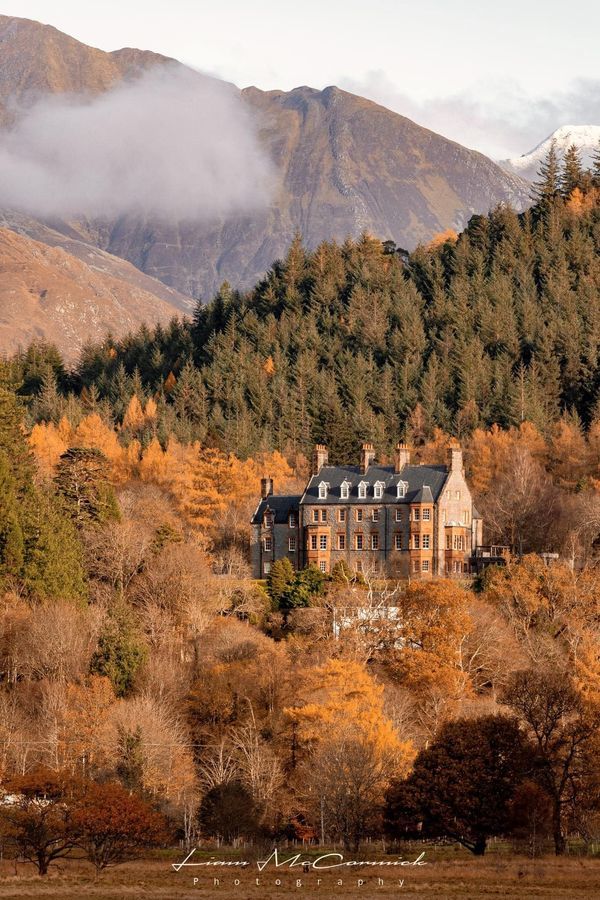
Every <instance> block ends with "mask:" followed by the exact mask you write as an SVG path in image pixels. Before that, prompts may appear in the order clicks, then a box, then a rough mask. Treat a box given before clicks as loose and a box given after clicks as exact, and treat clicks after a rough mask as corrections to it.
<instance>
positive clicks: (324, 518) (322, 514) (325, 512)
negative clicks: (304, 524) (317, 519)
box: [321, 509, 327, 522]
mask: <svg viewBox="0 0 600 900" xmlns="http://www.w3.org/2000/svg"><path fill="white" fill-rule="evenodd" d="M326 521H327V510H326V509H322V510H321V522H326Z"/></svg>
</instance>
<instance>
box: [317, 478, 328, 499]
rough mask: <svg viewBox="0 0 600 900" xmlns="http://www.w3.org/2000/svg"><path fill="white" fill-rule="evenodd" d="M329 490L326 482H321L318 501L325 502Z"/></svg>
mask: <svg viewBox="0 0 600 900" xmlns="http://www.w3.org/2000/svg"><path fill="white" fill-rule="evenodd" d="M328 489H329V485H328V484H327V482H326V481H321V482H320V484H319V500H327V491H328Z"/></svg>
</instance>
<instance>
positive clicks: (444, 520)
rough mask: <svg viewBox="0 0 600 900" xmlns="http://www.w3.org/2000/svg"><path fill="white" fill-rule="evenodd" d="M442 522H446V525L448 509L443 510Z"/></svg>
mask: <svg viewBox="0 0 600 900" xmlns="http://www.w3.org/2000/svg"><path fill="white" fill-rule="evenodd" d="M442 522H443V523H444V525H445V524H446V510H445V509H443V510H442Z"/></svg>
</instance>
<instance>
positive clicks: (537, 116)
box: [341, 72, 600, 159]
mask: <svg viewBox="0 0 600 900" xmlns="http://www.w3.org/2000/svg"><path fill="white" fill-rule="evenodd" d="M341 87H344V88H345V89H346V90H348V91H352V92H353V93H357V94H361V95H362V96H364V97H369V98H370V99H372V100H375V101H376V102H378V103H381V104H382V105H383V106H387V107H388V109H392V110H394V111H395V112H398V113H400V114H401V115H404V116H408V118H410V119H413V120H414V121H415V122H417V123H418V124H419V125H423V126H425V127H426V128H430V129H431V130H432V131H436V132H438V133H439V134H443V135H444V136H445V137H448V138H451V139H452V140H454V141H458V142H459V143H461V144H464V145H465V146H467V147H472V148H474V149H476V150H480V151H481V152H482V153H486V154H487V155H488V156H490V157H491V158H492V159H505V158H509V157H514V156H521V155H522V154H524V153H528V152H529V151H530V150H532V149H533V148H534V147H536V146H537V145H538V144H539V143H541V142H542V141H543V140H544V139H545V138H547V137H548V135H549V134H551V133H552V132H553V131H555V130H556V129H557V128H559V127H560V126H561V125H598V124H600V81H598V80H584V79H579V80H577V81H574V82H573V83H572V84H571V85H570V86H569V87H568V89H567V90H565V91H564V92H563V93H562V94H559V95H554V96H552V97H542V98H541V97H531V96H530V95H529V94H526V93H525V92H524V91H523V90H522V88H521V87H520V85H519V84H518V83H517V82H514V81H507V82H506V83H504V84H502V85H498V84H492V85H489V84H488V85H479V86H478V88H477V96H474V94H473V92H463V93H458V94H449V95H447V96H439V97H431V98H429V99H427V100H423V101H422V102H416V101H415V100H413V99H411V98H410V97H408V96H407V95H406V94H404V93H403V92H402V91H400V90H398V88H397V87H396V86H395V85H394V84H392V82H391V81H390V80H389V79H388V78H387V76H386V75H385V74H384V73H383V72H370V73H369V74H368V75H367V77H366V78H364V79H362V80H360V81H356V80H352V79H344V80H343V81H342V83H341Z"/></svg>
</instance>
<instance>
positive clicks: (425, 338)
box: [19, 172, 600, 461]
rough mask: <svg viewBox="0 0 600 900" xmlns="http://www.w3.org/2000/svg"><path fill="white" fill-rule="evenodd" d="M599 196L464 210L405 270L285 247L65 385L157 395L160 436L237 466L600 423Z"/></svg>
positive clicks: (371, 245) (346, 252) (117, 408)
mask: <svg viewBox="0 0 600 900" xmlns="http://www.w3.org/2000/svg"><path fill="white" fill-rule="evenodd" d="M581 179H582V180H581V184H584V182H585V181H586V179H589V176H588V175H587V174H585V173H582V176H581ZM598 186H600V172H598V173H597V174H596V187H590V188H589V192H588V193H587V194H583V193H582V192H581V189H578V190H577V191H574V192H573V194H572V195H569V196H567V197H563V196H562V195H560V193H558V194H556V193H553V195H551V196H550V197H549V198H548V199H547V200H546V201H545V202H544V204H542V205H541V206H539V207H536V208H534V209H533V210H531V211H528V212H527V213H524V214H521V215H520V216H519V215H517V214H516V213H514V212H512V211H510V210H507V209H498V210H495V211H494V212H493V213H492V214H491V215H490V216H487V217H483V216H481V217H474V218H473V219H472V220H471V222H470V223H469V226H468V227H467V228H466V229H465V231H464V232H463V233H462V234H461V235H460V236H459V238H458V241H456V242H453V241H452V240H449V241H447V242H446V243H444V244H442V245H438V246H435V247H430V248H420V249H418V250H417V251H415V252H414V253H413V254H412V255H411V256H410V257H409V258H408V260H406V261H405V260H403V259H402V258H401V257H400V256H399V254H396V253H393V254H390V253H389V252H386V249H387V248H386V247H384V246H383V245H382V243H381V242H380V241H378V240H376V239H374V238H368V237H364V238H361V239H360V240H359V241H357V242H345V243H344V244H343V245H339V244H334V243H331V242H330V243H325V244H323V245H321V246H320V247H319V248H318V249H317V250H316V251H313V252H309V251H307V250H306V249H305V248H304V247H303V246H302V245H301V243H300V242H299V241H298V240H296V241H295V242H294V243H293V244H292V246H291V247H290V249H289V251H288V253H287V255H286V257H285V259H284V260H283V262H281V263H276V264H275V265H274V266H273V267H272V269H271V270H270V271H269V273H268V275H267V277H266V279H264V280H262V281H260V282H258V283H257V284H256V286H255V287H254V288H253V289H252V290H251V291H249V292H248V293H246V294H239V293H235V292H232V291H230V290H228V289H224V290H222V291H221V292H219V294H218V295H217V296H216V298H215V299H214V301H213V302H211V303H210V304H208V305H204V306H199V308H198V309H197V311H196V314H195V318H194V322H193V324H185V323H182V324H181V325H178V326H175V327H174V328H170V329H169V332H168V334H166V333H165V332H164V329H157V330H156V331H154V332H151V333H148V332H147V331H144V332H142V331H140V332H138V333H137V334H136V335H134V336H130V337H129V338H128V339H127V341H125V342H122V343H118V342H117V343H115V342H114V341H112V340H108V341H105V342H103V343H102V344H100V345H98V346H97V347H95V348H89V350H88V352H87V354H86V356H85V359H84V360H83V362H82V365H81V366H80V368H79V370H78V373H77V374H78V378H79V384H80V388H82V387H83V386H85V387H86V388H88V389H89V388H91V387H92V386H95V388H96V390H97V392H98V395H99V396H101V397H105V398H107V400H109V401H110V403H111V404H112V408H113V414H114V416H115V419H116V420H117V421H119V420H120V417H121V416H122V414H123V410H125V409H126V407H127V404H128V403H129V400H130V397H131V394H132V393H134V392H136V393H138V394H139V393H140V392H143V395H141V396H140V397H139V399H140V401H144V402H146V400H147V399H149V398H150V397H156V398H158V399H159V401H160V403H159V412H158V425H157V427H158V433H159V434H164V433H165V430H167V429H170V430H171V431H172V432H173V433H174V434H175V436H176V437H177V438H178V439H179V440H182V441H188V440H199V441H201V442H204V443H206V444H207V445H208V446H218V447H221V448H223V449H225V450H231V451H233V452H236V453H238V454H240V455H242V456H245V455H248V454H250V455H252V454H254V453H256V452H258V451H261V450H263V449H278V450H280V451H282V452H286V453H288V454H289V455H290V457H292V458H293V457H294V456H295V454H297V453H302V454H304V455H305V456H308V455H309V454H310V452H311V446H312V445H313V444H314V443H315V442H323V443H327V444H328V445H329V447H330V451H331V458H332V460H340V461H343V460H347V459H353V458H355V456H356V453H357V452H358V450H357V445H359V444H360V442H361V441H363V440H370V441H373V442H374V443H375V445H376V446H378V447H379V448H384V449H386V450H388V451H389V450H390V446H391V444H392V443H393V442H394V441H395V440H396V439H397V436H398V434H399V433H400V432H404V433H405V435H406V436H407V438H408V439H409V440H410V441H411V442H412V443H414V444H419V443H420V442H422V441H423V440H425V439H428V438H431V437H432V436H433V435H434V434H435V429H436V428H441V429H443V430H444V431H446V432H448V433H453V434H455V435H457V436H458V437H460V438H461V439H462V438H463V437H464V436H465V435H468V434H470V433H471V432H472V431H473V429H475V428H479V427H490V426H492V425H494V424H499V425H500V426H503V427H509V426H511V425H518V424H519V423H520V422H521V421H523V420H524V419H527V420H529V421H530V422H532V423H534V424H535V425H536V426H537V427H538V428H539V430H540V431H541V432H542V433H548V432H549V431H550V430H551V429H553V428H554V426H555V425H556V423H557V422H559V421H560V420H561V416H563V415H567V416H572V417H574V420H576V421H577V422H582V423H583V424H584V425H586V426H587V425H589V424H590V423H591V422H592V421H596V420H597V419H598V418H599V417H600V408H599V404H598V402H597V394H598V390H599V389H600V363H599V359H600V337H599V336H600V328H599V324H598V323H599V321H600V301H599V298H600V263H599V260H600V254H599V249H600V243H599V242H600V228H599V224H600V204H599V201H598V197H599V192H598ZM140 376H141V382H140ZM23 378H24V379H26V378H27V373H24V374H23ZM19 380H21V379H19Z"/></svg>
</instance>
